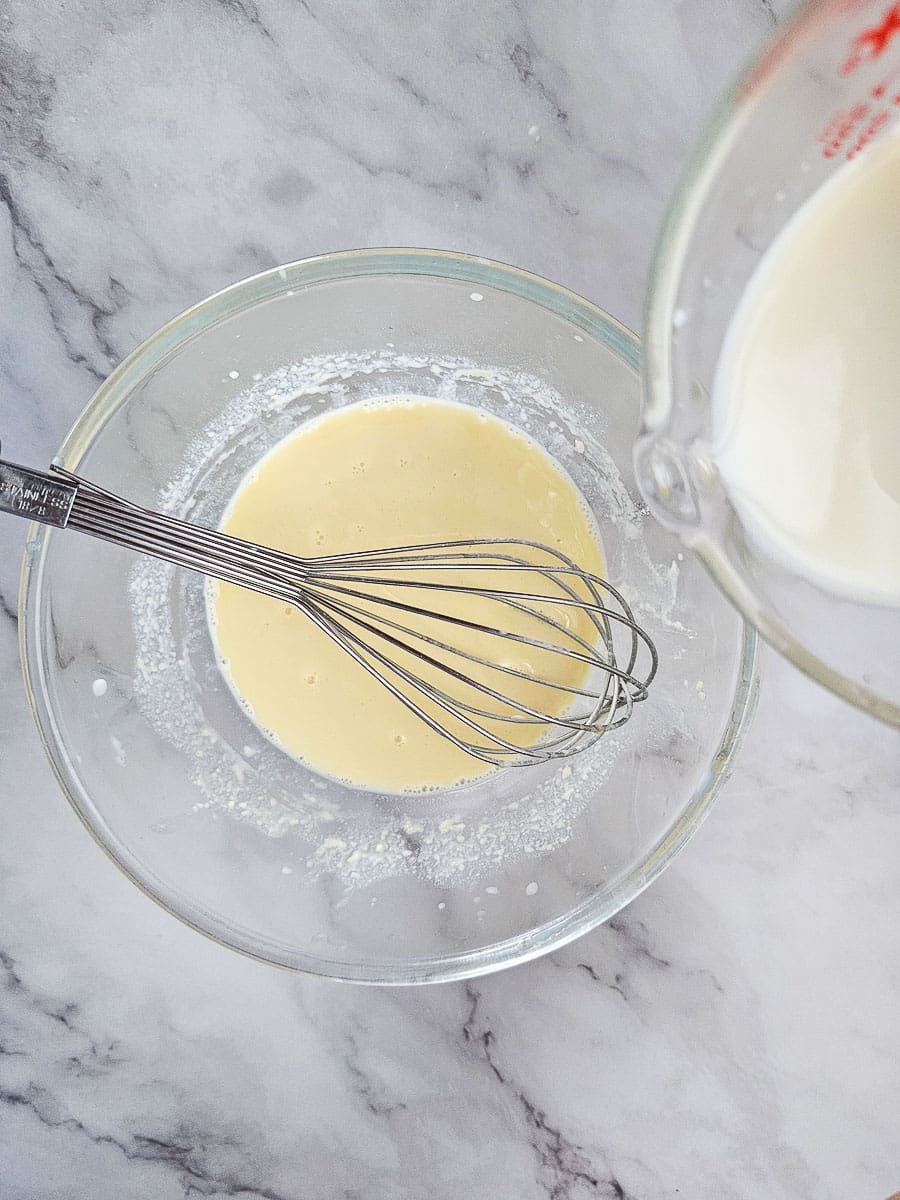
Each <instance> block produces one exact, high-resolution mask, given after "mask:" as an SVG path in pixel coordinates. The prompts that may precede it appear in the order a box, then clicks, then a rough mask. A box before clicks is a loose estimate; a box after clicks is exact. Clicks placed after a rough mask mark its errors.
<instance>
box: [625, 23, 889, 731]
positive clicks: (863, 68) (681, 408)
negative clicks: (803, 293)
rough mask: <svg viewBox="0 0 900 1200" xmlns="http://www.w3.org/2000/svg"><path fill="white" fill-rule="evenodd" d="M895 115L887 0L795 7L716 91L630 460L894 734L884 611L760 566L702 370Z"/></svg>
mask: <svg viewBox="0 0 900 1200" xmlns="http://www.w3.org/2000/svg"><path fill="white" fill-rule="evenodd" d="M898 117H900V10H898V8H897V5H896V4H891V3H889V2H888V0H874V2H867V0H817V2H815V3H809V4H805V5H803V6H801V7H800V8H799V9H798V11H797V12H796V14H795V15H794V17H793V19H792V20H790V21H789V22H788V23H787V24H786V25H785V26H784V27H783V29H782V30H781V31H780V32H779V33H778V34H777V35H776V36H775V38H774V39H773V40H772V41H771V42H770V43H769V44H768V46H767V47H766V49H765V51H764V52H763V54H762V55H761V56H760V58H759V59H758V60H757V61H756V62H755V63H754V64H753V65H752V66H751V67H750V69H749V70H748V71H747V73H746V74H745V75H744V77H743V78H742V79H741V80H740V82H739V83H738V85H737V86H736V88H735V89H734V91H733V92H732V93H731V95H730V96H728V97H727V99H726V100H725V102H724V103H723V105H722V107H721V109H720V111H719V112H718V114H717V116H716V117H715V119H714V121H713V122H712V124H711V125H710V127H709V129H708V130H707V131H706V134H705V135H704V137H703V138H702V140H701V142H700V144H699V146H698V147H697V150H696V152H695V154H694V156H693V159H692V161H691V163H690V164H689V166H688V169H687V171H686V174H685V176H684V178H683V180H682V183H681V186H680V188H679V190H678V192H677V194H676V197H675V199H674V202H673V204H672V207H671V210H670V213H669V216H668V219H667V222H666V224H665V227H664V231H663V235H662V239H661V241H660V244H659V249H658V253H657V257H656V263H655V267H654V276H653V280H652V284H651V289H650V297H649V303H648V309H647V317H646V325H645V340H644V381H645V395H646V402H647V407H646V410H645V413H644V422H643V428H642V431H641V437H640V439H639V441H638V444H637V447H636V452H635V463H636V471H637V475H638V479H639V483H640V487H641V490H642V492H643V494H644V495H645V497H646V499H647V502H648V504H649V505H650V507H651V509H652V511H653V513H654V515H655V516H656V517H657V518H658V520H660V521H662V522H663V523H664V524H665V525H666V526H667V527H668V528H669V529H672V530H674V531H676V532H677V533H678V534H679V535H680V537H681V538H682V540H683V541H684V542H685V543H686V545H688V546H689V547H690V548H691V549H692V550H693V551H695V552H696V553H697V554H698V555H699V556H700V558H701V559H702V560H703V562H704V563H705V564H706V566H707V567H708V569H709V571H710V574H711V575H712V577H713V578H714V579H715V580H716V582H717V583H718V584H719V586H720V587H721V588H722V590H723V591H724V592H725V594H726V595H727V596H728V598H729V599H730V600H731V602H732V603H733V604H734V605H735V606H736V607H737V608H738V610H739V611H740V612H742V613H743V615H744V616H745V617H746V618H747V620H748V621H750V622H752V624H753V625H755V626H756V628H757V629H758V630H759V631H760V633H762V634H763V636H764V637H765V638H766V639H767V640H768V641H769V642H771V643H772V645H773V646H774V647H775V648H776V649H777V650H779V651H780V652H781V653H782V654H784V655H785V656H786V657H787V658H789V659H790V660H791V661H792V662H794V663H795V664H796V665H797V666H798V667H800V668H801V669H802V670H803V671H805V672H806V673H807V674H808V675H810V676H812V678H813V679H816V680H818V681H819V682H820V683H822V684H824V685H825V686H826V687H828V688H830V689H831V690H832V691H834V692H836V693H837V694H838V695H840V696H843V697H844V698H845V699H847V700H849V701H851V702H852V703H853V704H855V705H857V706H858V707H859V708H862V709H864V710H866V711H867V712H869V713H872V714H873V715H875V716H877V717H880V718H881V719H882V720H884V721H888V722H890V723H891V724H893V725H898V726H900V637H898V612H897V609H896V607H888V606H884V605H882V606H879V605H878V604H874V603H864V602H862V601H858V602H857V601H853V600H850V599H847V598H846V597H842V596H838V595H833V594H831V593H830V592H828V591H826V590H824V589H823V588H822V587H819V586H817V585H816V584H815V583H813V582H811V581H809V580H807V579H805V578H804V577H803V576H802V574H800V573H796V572H793V571H791V570H789V569H786V568H785V567H784V566H782V565H780V564H778V563H776V562H775V561H773V560H772V559H771V558H770V556H769V555H768V554H767V553H766V552H765V550H763V549H761V548H760V547H759V546H758V545H757V544H755V542H754V540H753V538H752V536H748V534H747V532H746V531H745V529H744V527H743V526H742V524H741V521H740V519H739V518H738V516H737V514H736V513H735V511H734V509H733V508H732V506H731V505H730V503H729V501H728V497H727V495H726V493H725V490H724V488H723V486H722V482H721V479H720V476H719V473H718V470H717V468H716V465H715V463H714V462H713V459H712V456H711V453H710V449H709V446H710V443H711V409H710V393H711V390H712V386H713V380H714V376H715V371H716V366H717V363H718V360H719V355H720V351H721V349H722V343H723V340H724V337H725V334H726V332H727V330H728V327H729V325H730V323H731V318H732V316H733V314H734V312H735V309H736V307H737V305H738V303H739V302H740V299H741V296H742V294H743V291H744V288H745V286H746V284H747V281H748V280H749V278H750V276H751V275H752V273H753V271H754V269H755V268H756V266H757V264H758V263H759V261H760V259H761V257H762V256H763V254H765V252H766V250H767V249H768V247H769V246H770V245H771V244H772V242H773V240H774V239H775V238H776V237H777V235H778V233H779V232H780V230H781V229H782V228H783V227H784V226H785V224H786V223H787V222H788V221H789V220H790V219H791V218H792V217H793V216H794V214H795V213H796V211H797V210H798V209H799V208H800V207H801V205H803V204H804V203H805V202H806V201H807V200H808V199H809V197H810V196H811V195H812V194H813V192H815V191H816V190H817V189H818V188H820V187H821V186H822V185H823V184H824V183H825V182H826V181H827V180H828V179H829V178H830V177H831V176H832V175H833V174H834V172H835V171H836V170H838V169H839V168H840V167H841V166H843V165H844V164H845V163H846V162H847V161H848V160H849V159H852V158H854V157H855V156H856V155H857V154H859V153H860V151H861V150H863V149H864V148H865V146H866V144H867V143H868V142H870V141H871V140H872V138H874V137H883V136H884V134H885V131H886V130H887V129H888V128H889V127H891V126H892V125H895V124H896V122H897V119H898ZM773 436H775V434H774V431H773Z"/></svg>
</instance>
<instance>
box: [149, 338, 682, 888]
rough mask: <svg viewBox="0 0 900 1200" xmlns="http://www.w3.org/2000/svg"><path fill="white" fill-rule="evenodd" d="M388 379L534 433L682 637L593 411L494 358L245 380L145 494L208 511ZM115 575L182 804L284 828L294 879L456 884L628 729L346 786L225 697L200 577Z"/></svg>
mask: <svg viewBox="0 0 900 1200" xmlns="http://www.w3.org/2000/svg"><path fill="white" fill-rule="evenodd" d="M397 392H404V393H406V394H413V395H417V396H422V397H423V398H431V399H442V400H450V401H453V402H456V403H461V404H468V405H474V406H476V407H478V408H482V409H484V410H486V411H488V412H490V413H492V414H494V415H496V416H497V417H499V418H500V419H501V420H503V421H506V422H508V423H510V424H512V425H514V426H516V427H517V428H519V429H521V430H522V432H523V433H524V434H525V435H527V436H530V437H534V438H535V439H536V440H537V441H539V443H540V444H541V445H542V446H543V447H544V449H545V450H546V451H547V452H548V453H549V454H550V455H551V456H552V457H553V458H554V459H556V460H557V461H558V462H559V463H560V464H561V465H562V466H563V468H564V469H565V470H567V471H568V473H569V474H570V475H571V477H572V479H573V481H574V483H575V485H576V486H577V487H578V489H579V491H580V492H581V493H582V494H583V495H585V496H586V497H587V499H588V502H589V503H590V506H591V508H592V510H593V512H594V513H595V514H598V515H600V517H601V522H602V525H603V528H604V532H605V531H606V530H607V529H609V530H610V531H615V538H614V543H615V546H618V547H619V549H618V550H616V549H615V546H614V547H613V552H612V554H611V557H610V561H609V563H608V564H607V571H608V575H609V578H610V580H611V582H612V583H614V584H616V585H620V584H622V583H623V582H625V580H624V574H623V573H624V572H626V571H627V573H628V581H627V584H628V586H629V587H630V589H631V592H630V598H632V599H633V600H634V602H635V611H636V616H637V618H638V620H641V619H642V615H643V614H644V613H645V612H646V613H649V614H651V616H650V621H651V623H658V622H659V621H662V622H663V628H664V631H665V632H666V633H667V635H668V636H670V637H671V639H673V644H675V643H677V642H678V641H679V639H682V638H686V637H690V636H691V631H690V630H689V629H686V628H685V627H684V626H683V625H681V624H680V623H679V622H678V621H676V620H675V619H674V618H673V616H672V604H673V599H674V591H675V588H676V587H677V565H676V564H672V566H671V567H669V566H668V565H667V566H666V567H665V568H662V569H661V568H660V567H659V566H658V565H656V564H654V563H653V562H651V560H650V557H649V555H648V554H647V552H646V550H645V549H644V547H643V539H642V534H641V525H642V521H643V513H642V511H641V510H640V509H639V507H638V506H637V504H636V503H635V501H634V500H633V499H632V496H631V494H630V493H629V491H628V489H627V487H626V486H625V484H624V482H623V481H622V479H621V477H620V475H619V472H618V470H617V469H616V467H615V464H614V462H613V460H612V458H611V457H610V455H609V454H608V453H607V452H606V451H605V450H604V448H603V445H602V435H603V429H602V425H601V427H599V428H598V426H597V417H596V412H595V411H594V412H591V413H590V414H589V413H588V412H587V411H584V412H580V411H579V410H578V407H577V405H574V404H572V403H566V402H565V401H564V400H563V398H562V397H561V396H560V395H559V394H558V393H557V392H556V391H555V390H554V389H553V388H551V387H550V386H549V385H548V384H546V383H545V382H544V381H542V380H540V379H538V378H536V377H534V376H531V375H526V374H523V373H520V372H515V371H510V370H507V369H505V368H492V367H490V366H485V365H484V364H481V363H478V364H476V363H473V362H471V361H466V360H463V359H459V358H452V357H444V356H442V357H437V358H432V357H426V356H409V355H399V354H396V353H395V352H394V351H392V350H390V349H384V350H379V351H376V352H372V353H369V354H362V353H360V354H345V355H327V356H318V357H315V358H310V359H307V360H305V361H303V362H301V363H296V364H292V365H289V366H286V367H283V368H280V369H279V370H278V371H275V372H273V373H271V374H269V375H267V376H265V377H263V378H260V379H255V378H254V381H253V382H252V383H251V385H250V386H249V387H248V388H247V389H246V390H245V391H244V392H242V393H241V394H240V395H239V396H237V397H236V398H235V399H234V400H233V401H232V402H231V403H230V404H229V405H228V406H227V407H226V408H225V409H224V410H223V411H222V412H221V413H220V414H219V416H218V417H217V418H216V420H215V421H213V422H212V423H211V424H210V425H209V426H207V427H206V429H205V430H204V431H203V433H202V434H201V435H200V436H199V437H198V438H197V439H195V441H194V442H193V443H192V445H191V446H190V447H189V448H188V452H187V454H186V455H185V458H184V461H183V466H182V469H181V471H180V472H179V474H178V475H177V477H176V478H173V479H172V480H171V481H170V482H169V484H168V486H167V487H166V488H165V489H164V490H163V492H162V494H161V496H160V500H159V507H160V508H161V509H162V510H163V511H165V512H167V513H171V514H172V515H176V516H179V517H182V518H187V519H190V520H194V521H197V522H198V523H201V524H206V525H218V524H219V522H220V520H221V517H222V514H223V512H224V511H225V509H226V507H227V505H228V502H229V500H230V498H231V496H232V494H233V493H234V490H235V487H236V485H237V483H238V482H239V481H240V479H241V478H242V477H243V476H244V475H245V474H246V472H247V470H248V469H249V468H250V466H251V465H252V464H253V463H254V462H256V461H258V460H259V459H260V458H261V457H262V456H263V454H264V453H265V452H266V451H268V450H269V449H270V448H271V446H273V445H274V444H275V443H276V442H278V441H280V440H281V439H282V438H283V437H285V436H286V435H288V434H289V433H290V432H291V431H292V430H295V429H296V428H297V427H298V425H299V424H301V423H302V422H305V421H309V420H311V419H313V418H314V417H316V416H318V415H319V414H320V413H322V412H326V411H332V410H334V409H337V408H342V407H344V406H345V405H348V404H351V403H356V402H359V401H364V402H370V403H371V402H374V401H381V400H383V399H384V398H385V397H387V396H391V395H396V394H397ZM588 416H590V420H588ZM623 555H624V558H623ZM625 559H627V561H625ZM673 571H674V577H673ZM129 590H130V602H131V608H132V614H133V624H134V632H135V642H136V650H135V689H134V690H135V698H136V701H137V703H138V705H139V707H140V709H141V711H142V713H143V714H144V715H145V717H146V718H147V719H148V720H149V721H150V722H151V723H152V725H153V726H154V728H155V729H156V731H157V732H158V733H159V734H160V735H161V736H162V737H163V738H164V739H165V740H166V741H167V742H168V743H169V744H170V745H171V746H172V747H173V748H174V749H175V750H176V751H177V752H178V753H180V755H181V756H182V757H183V759H184V761H185V764H186V766H187V769H188V771H189V775H190V778H191V780H192V783H193V785H194V788H195V792H196V797H197V798H196V801H195V804H194V807H195V809H196V810H197V811H198V812H204V813H206V815H207V817H209V818H212V819H222V818H225V817H228V818H232V819H235V820H238V821H241V822H243V823H246V824H249V825H252V826H253V827H255V828H256V829H258V830H259V831H260V832H261V833H262V834H265V835H268V836H271V837H276V838H283V839H290V844H291V845H292V846H294V847H295V851H294V853H295V855H296V856H297V857H298V858H299V860H300V861H302V862H303V863H304V864H305V877H310V876H313V877H314V876H318V875H322V874H328V875H331V876H334V877H336V878H337V879H338V880H340V882H341V883H342V884H343V885H344V886H347V887H350V888H353V887H359V886H366V885H368V884H371V883H374V882H376V881H378V880H381V879H386V878H390V877H395V876H402V875H409V876H411V877H413V878H416V879H419V880H424V881H427V882H430V883H432V884H434V885H436V886H441V887H448V886H460V885H465V884H466V883H468V882H474V881H477V880H478V879H482V878H486V877H487V876H488V875H489V874H490V872H491V871H495V870H496V869H497V868H498V867H501V866H503V865H504V864H510V863H512V862H515V861H518V860H521V859H523V858H526V857H529V858H530V857H535V858H540V857H543V856H545V855H547V854H549V853H550V852H551V851H552V850H553V849H554V848H556V847H557V846H559V845H561V844H562V843H563V842H565V841H566V840H567V839H568V838H570V837H571V835H572V832H573V829H574V828H575V826H576V823H577V821H578V819H579V817H580V816H581V814H582V813H583V812H584V810H585V808H586V807H587V805H588V804H589V803H590V802H591V801H592V799H594V798H595V797H596V795H597V792H598V790H599V789H600V788H601V785H602V784H603V781H604V780H605V779H606V778H607V776H608V775H609V772H610V770H611V769H612V766H613V764H614V762H615V759H616V756H617V754H618V753H619V751H620V748H621V747H622V745H623V744H625V739H628V738H629V736H630V732H629V730H630V727H629V726H625V727H624V729H623V730H621V731H618V732H616V733H614V734H609V735H607V736H606V737H605V738H604V739H602V740H601V741H600V742H598V743H597V744H596V745H595V746H594V747H593V748H592V749H591V750H589V751H587V752H586V753H585V754H583V755H580V756H579V757H578V758H577V759H575V760H573V761H572V762H571V763H569V764H560V763H550V764H547V765H545V766H543V767H542V766H537V767H533V768H531V767H529V768H527V769H526V770H524V771H518V770H515V771H505V772H500V773H499V774H497V775H496V776H494V777H492V779H490V780H489V781H487V782H485V781H479V782H475V783H473V784H471V785H469V786H467V787H463V788H460V789H457V790H454V791H450V792H443V793H438V794H435V795H431V796H428V795H425V796H398V795H390V794H385V795H377V794H373V793H366V794H361V793H359V792H357V791H355V790H354V789H352V788H347V787H346V786H344V785H342V784H340V783H339V782H338V781H337V780H334V779H329V778H326V777H323V776H319V775H317V774H315V773H314V772H313V771H311V770H309V769H308V768H307V767H305V766H304V765H303V764H302V763H300V762H298V761H296V760H294V759H291V758H289V756H287V755H286V754H285V753H283V752H282V751H281V750H279V749H278V748H277V747H276V746H275V745H273V744H272V743H271V742H270V741H268V740H267V739H266V738H265V737H264V736H263V735H262V734H261V733H260V731H259V730H258V729H256V727H255V726H254V725H253V724H252V723H251V722H250V720H249V719H248V717H247V715H246V713H245V712H243V711H242V710H241V709H240V706H239V705H238V704H237V702H236V701H235V699H234V696H233V695H232V694H231V692H230V691H229V689H228V688H227V686H226V685H225V684H224V681H223V680H222V678H221V675H220V673H219V668H218V663H217V660H216V656H215V651H214V648H213V646H212V643H211V639H210V636H209V631H208V627H207V623H206V605H205V588H204V584H203V581H202V580H201V579H200V578H199V577H197V576H191V575H189V574H187V573H185V572H182V571H180V570H178V569H176V568H174V567H172V566H170V565H167V564H165V563H160V562H156V561H154V560H151V559H144V560H139V561H138V562H137V563H136V565H135V567H134V569H133V571H132V574H131V578H130V589H129ZM654 612H655V613H656V614H657V615H656V616H655V617H654V616H653V615H652V614H653V613H654ZM645 623H646V621H645ZM645 707H646V706H645ZM638 719H639V718H638V717H637V716H636V717H635V718H633V720H634V721H637V720H638ZM640 719H641V722H642V727H643V730H644V732H643V734H642V736H643V738H644V739H646V738H647V737H648V736H649V738H650V742H651V746H652V745H653V744H657V743H658V746H659V747H660V751H659V752H660V753H662V752H664V748H665V746H666V745H667V743H670V742H671V739H672V738H673V737H675V736H677V734H678V732H679V730H680V727H681V722H682V717H681V714H680V713H679V711H678V709H677V707H676V706H675V705H673V704H668V705H665V706H664V707H663V708H657V709H656V710H655V711H654V712H653V713H652V714H650V715H649V716H647V717H646V718H645V717H644V715H643V714H641V718H640Z"/></svg>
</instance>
